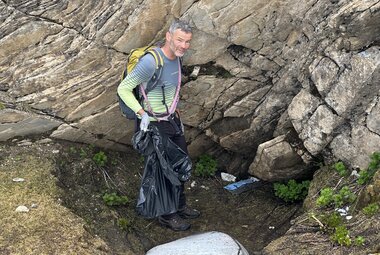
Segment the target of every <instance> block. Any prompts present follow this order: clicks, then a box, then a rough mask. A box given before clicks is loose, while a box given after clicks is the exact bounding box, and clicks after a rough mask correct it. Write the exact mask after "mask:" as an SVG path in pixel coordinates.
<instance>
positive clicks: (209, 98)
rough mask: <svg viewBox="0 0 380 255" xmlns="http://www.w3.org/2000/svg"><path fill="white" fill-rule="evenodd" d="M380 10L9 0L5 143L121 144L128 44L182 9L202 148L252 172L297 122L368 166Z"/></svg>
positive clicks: (143, 39)
mask: <svg viewBox="0 0 380 255" xmlns="http://www.w3.org/2000/svg"><path fill="white" fill-rule="evenodd" d="M379 10H380V3H379V2H378V1H360V0H353V1H345V0H341V1H339V0H338V1H331V0H321V1H317V2H315V1H301V2H299V1H290V0H287V1H280V0H274V1H252V0H240V1H237V0H235V1H234V0H226V1H206V0H201V1H195V0H186V1H162V0H158V1H135V0H132V1H117V0H111V1H102V0H101V1H94V0H83V1H81V2H75V1H74V2H73V1H67V0H63V1H46V0H42V1H37V0H35V1H14V0H7V1H5V0H3V1H0V20H1V22H0V70H1V72H0V102H1V104H0V109H3V110H1V115H0V116H1V118H0V140H7V139H11V138H12V137H15V136H20V135H22V136H24V135H28V132H26V130H31V133H36V132H37V130H38V132H47V131H49V132H50V133H51V136H52V137H57V138H63V139H68V140H73V141H78V142H85V143H92V144H95V145H97V146H103V147H107V148H113V149H121V150H122V149H123V147H124V146H126V145H128V144H130V138H131V134H132V133H133V128H134V126H133V123H130V122H128V121H127V120H125V119H124V118H123V117H122V116H121V114H120V113H119V110H118V105H117V98H116V87H117V85H118V83H119V77H120V74H121V72H122V69H123V68H124V64H125V61H126V59H127V56H128V52H129V51H130V50H131V49H132V48H135V47H138V46H141V45H146V44H148V43H150V42H153V41H156V40H158V39H160V38H162V37H163V35H164V33H165V31H166V29H167V28H168V26H169V24H170V22H171V20H172V19H173V18H178V17H181V18H183V19H185V20H188V21H189V22H190V23H191V24H192V25H193V27H194V36H193V38H194V39H193V41H192V49H191V50H190V52H189V54H188V55H187V56H186V58H185V59H184V64H185V66H186V67H187V69H188V70H190V71H191V69H192V66H194V65H197V66H201V71H200V73H199V76H198V77H197V78H196V79H195V80H192V81H190V82H188V83H187V84H186V85H185V86H184V88H183V90H182V103H181V106H180V107H181V111H182V116H183V121H184V124H185V125H186V128H187V138H188V142H189V150H190V151H191V153H192V156H194V157H196V156H198V155H200V154H203V153H211V154H212V155H214V156H215V157H217V158H218V161H219V162H220V164H221V167H223V168H225V169H226V170H227V171H229V172H231V173H234V174H236V173H247V170H248V169H249V166H250V165H251V163H252V162H253V161H254V158H255V155H256V152H257V149H258V147H259V145H260V144H262V143H265V142H267V141H269V140H272V139H274V138H275V137H276V136H279V135H283V134H286V133H288V132H294V131H295V132H296V134H297V139H299V141H300V143H301V144H302V149H303V150H304V152H305V153H308V154H310V155H312V156H319V155H324V154H325V153H329V154H330V153H331V152H332V154H333V155H334V156H335V157H336V158H338V159H341V160H343V161H344V162H345V163H347V164H351V165H352V166H358V167H362V166H365V165H367V163H368V155H369V154H371V152H373V151H375V150H380V123H379V115H380V103H379V90H380V51H379V46H380V26H379V25H378V24H380V11H379ZM4 108H5V109H4ZM10 115H12V116H10ZM25 115H30V116H31V117H30V118H29V119H28V118H26V117H25ZM9 120H12V124H10V122H9ZM26 124H27V125H31V127H32V128H30V129H29V128H26ZM10 125H12V127H11V128H10ZM36 125H37V126H36ZM18 129H20V130H18ZM10 130H12V131H10ZM282 146H285V147H287V151H290V147H289V146H287V145H286V141H284V142H283V144H282ZM297 149H298V148H292V150H294V151H296V150H297ZM260 155H261V154H260ZM267 156H269V155H267ZM278 156H279V157H280V158H281V157H282V155H278ZM303 159H304V158H303ZM256 161H259V159H257V160H256ZM288 163H289V162H288ZM304 163H306V164H307V163H308V162H307V161H305V159H304ZM294 164H295V165H293V167H297V164H299V162H298V161H297V160H296V161H295V163H294ZM269 167H270V165H269ZM253 168H255V164H253V165H252V166H251V167H250V169H251V170H250V171H253V172H254V173H255V169H253ZM269 180H271V178H269Z"/></svg>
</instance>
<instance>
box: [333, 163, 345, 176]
mask: <svg viewBox="0 0 380 255" xmlns="http://www.w3.org/2000/svg"><path fill="white" fill-rule="evenodd" d="M334 168H335V170H336V171H337V172H338V173H339V175H340V176H347V169H346V166H345V165H344V164H343V162H337V163H335V164H334Z"/></svg>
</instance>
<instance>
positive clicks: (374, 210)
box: [362, 203, 379, 217]
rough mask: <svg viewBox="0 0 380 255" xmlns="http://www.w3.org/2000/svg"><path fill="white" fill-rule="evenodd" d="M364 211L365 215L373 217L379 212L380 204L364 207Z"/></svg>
mask: <svg viewBox="0 0 380 255" xmlns="http://www.w3.org/2000/svg"><path fill="white" fill-rule="evenodd" d="M362 211H363V213H364V214H365V215H367V216H369V217H371V216H373V215H375V214H376V213H378V212H379V204H378V203H372V204H369V205H367V206H366V207H364V208H363V209H362Z"/></svg>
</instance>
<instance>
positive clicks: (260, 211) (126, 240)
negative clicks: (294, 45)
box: [0, 138, 300, 254]
mask: <svg viewBox="0 0 380 255" xmlns="http://www.w3.org/2000/svg"><path fill="white" fill-rule="evenodd" d="M44 141H45V140H42V139H41V138H36V139H33V140H32V142H31V144H28V143H26V144H25V143H24V145H20V142H17V141H14V142H13V143H7V144H5V143H3V144H0V190H1V192H0V213H1V215H2V217H1V219H0V228H1V229H2V231H1V233H0V253H1V254H145V252H146V251H147V250H149V249H150V248H152V247H154V246H156V245H159V244H162V243H166V242H169V241H172V240H175V239H178V238H181V237H185V236H189V235H191V234H195V233H200V232H206V231H221V232H224V233H227V234H229V235H231V236H232V237H234V238H235V239H237V240H238V241H239V242H240V243H241V244H243V246H244V247H245V248H246V249H247V250H248V251H249V252H250V254H260V253H261V251H262V249H263V248H264V247H265V245H267V244H268V243H269V242H270V241H272V240H273V239H275V238H277V237H279V236H281V235H282V234H284V233H285V232H286V230H288V229H289V227H290V219H291V218H292V217H294V216H295V215H296V214H298V213H299V211H300V205H299V204H298V205H297V204H296V205H288V204H284V203H282V202H281V201H280V200H279V199H277V198H276V197H274V195H273V191H272V187H271V185H269V184H263V185H262V186H260V187H256V188H254V189H252V190H250V191H246V192H244V193H241V194H239V195H235V194H231V193H229V192H228V191H226V190H225V189H223V186H225V185H227V184H228V183H227V182H224V181H222V180H221V179H220V177H214V178H209V179H205V178H196V177H192V178H191V180H190V181H189V182H188V183H187V185H186V194H187V201H188V204H189V205H190V206H192V207H195V208H197V209H199V210H200V211H201V213H202V216H201V217H200V218H199V219H195V220H191V224H192V226H191V229H190V230H189V231H185V232H174V231H172V230H170V229H167V228H163V227H161V226H160V225H159V224H158V222H157V221H156V220H147V219H143V218H141V217H139V216H137V214H136V212H135V205H136V201H137V196H138V191H139V186H140V181H141V176H142V173H143V160H142V158H141V157H140V155H138V154H137V153H136V152H135V151H133V150H132V149H131V150H130V151H127V152H115V151H105V150H103V151H104V152H105V155H106V156H107V160H106V161H105V165H104V166H99V165H97V164H96V163H95V162H94V160H93V157H94V155H95V154H96V153H98V152H99V151H100V149H99V148H94V147H92V146H89V145H83V144H75V143H68V142H62V141H61V142H57V141H51V142H48V141H47V143H43V142H44ZM21 144H22V143H21ZM17 177H19V178H20V177H21V178H24V179H25V181H24V182H14V181H13V179H14V178H17ZM191 183H193V184H195V185H194V186H193V187H192V185H190V184H191ZM111 192H117V193H118V194H120V195H125V196H127V197H128V199H129V203H128V204H127V205H123V206H107V205H106V204H105V203H104V201H103V199H102V196H103V195H104V194H105V193H111ZM32 204H34V205H33V206H32ZM19 205H25V206H27V207H28V208H29V209H30V211H29V212H25V213H19V212H15V210H16V208H17V206H19ZM32 207H34V208H32ZM121 222H124V224H121Z"/></svg>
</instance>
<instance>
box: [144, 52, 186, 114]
mask: <svg viewBox="0 0 380 255" xmlns="http://www.w3.org/2000/svg"><path fill="white" fill-rule="evenodd" d="M161 69H162V68H161ZM181 69H182V68H181V61H180V59H178V84H177V89H176V92H175V95H174V99H173V102H172V104H171V105H170V108H169V107H168V106H167V105H166V102H165V90H164V87H162V96H163V100H162V102H163V104H164V105H165V108H166V113H163V114H162V113H160V114H157V113H154V112H153V110H152V107H151V106H150V104H149V101H148V97H147V93H146V92H145V89H144V88H143V86H140V92H141V94H142V96H143V99H144V100H145V101H146V104H147V107H148V115H149V116H151V117H154V118H155V119H157V120H168V117H169V116H170V115H171V114H173V113H174V112H175V109H176V108H177V104H178V101H179V91H180V89H181V76H182V70H181Z"/></svg>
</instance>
